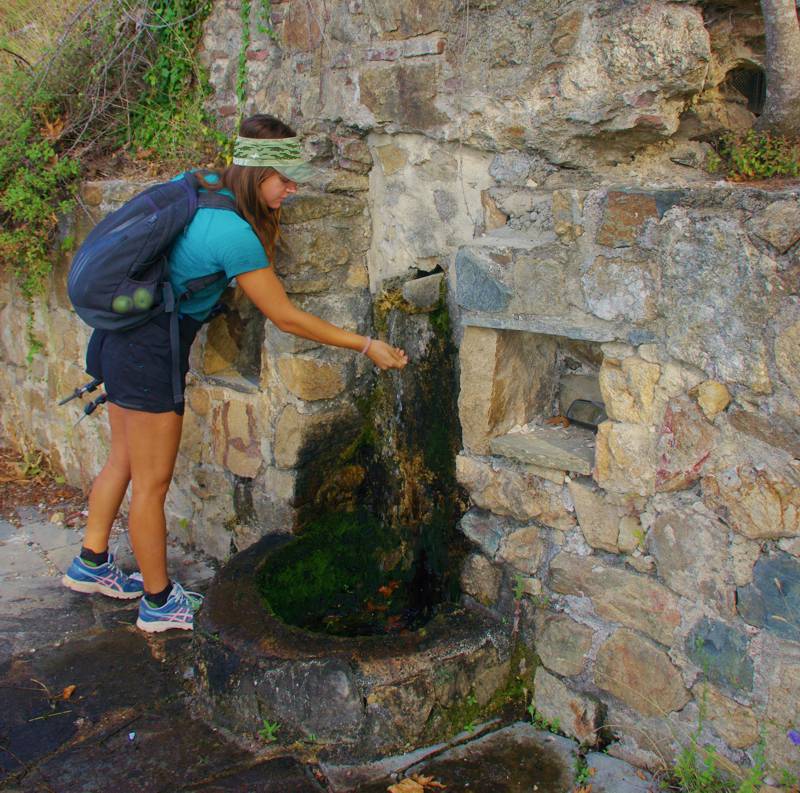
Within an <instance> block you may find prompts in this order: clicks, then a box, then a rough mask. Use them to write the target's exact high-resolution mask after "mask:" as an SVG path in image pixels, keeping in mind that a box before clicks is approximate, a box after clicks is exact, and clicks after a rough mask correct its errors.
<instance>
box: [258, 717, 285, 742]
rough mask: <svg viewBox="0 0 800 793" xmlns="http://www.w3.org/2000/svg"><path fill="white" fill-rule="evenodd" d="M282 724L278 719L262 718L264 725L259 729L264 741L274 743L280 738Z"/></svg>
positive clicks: (260, 736) (259, 735) (259, 734)
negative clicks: (279, 731) (279, 732)
mask: <svg viewBox="0 0 800 793" xmlns="http://www.w3.org/2000/svg"><path fill="white" fill-rule="evenodd" d="M280 726H281V725H280V724H279V723H278V722H277V721H268V720H267V719H262V726H261V727H260V728H259V730H258V737H259V738H261V740H262V741H264V743H274V742H275V741H277V740H278V729H279V728H280Z"/></svg>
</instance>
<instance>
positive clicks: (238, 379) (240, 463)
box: [0, 182, 371, 559]
mask: <svg viewBox="0 0 800 793" xmlns="http://www.w3.org/2000/svg"><path fill="white" fill-rule="evenodd" d="M142 187H143V185H142V184H138V183H133V182H93V183H88V184H86V185H85V186H84V188H83V191H82V201H83V204H84V205H85V206H86V207H87V208H88V211H89V214H87V212H85V211H84V210H83V209H78V210H76V212H75V214H74V216H72V217H69V218H65V219H64V221H63V229H62V232H63V234H64V235H65V236H66V235H72V236H74V237H75V238H76V239H77V240H78V241H80V239H82V238H83V237H84V236H85V234H86V233H87V231H88V229H89V228H91V225H92V224H93V222H94V221H95V220H96V219H97V218H98V217H100V216H102V215H103V214H105V213H106V212H108V211H110V210H111V209H113V208H115V207H116V206H119V205H120V204H121V203H122V202H123V201H124V200H126V199H127V198H129V197H130V196H131V195H133V194H134V193H135V192H137V191H138V190H140V189H141V188H142ZM284 231H285V239H286V243H287V246H286V247H287V250H286V251H285V252H284V254H283V255H282V257H281V261H280V264H279V265H278V267H279V271H280V274H281V276H282V279H283V282H284V284H285V286H286V289H287V291H288V293H289V294H290V296H291V297H292V299H293V300H294V301H295V302H296V303H297V304H298V305H299V306H301V307H303V308H307V309H308V310H310V311H313V312H314V313H316V314H318V315H320V316H324V317H325V318H327V319H329V320H330V321H332V322H335V323H337V324H338V325H340V326H342V327H346V328H348V329H350V330H354V331H357V332H367V331H368V329H369V327H370V325H371V311H370V299H369V292H368V289H367V270H366V252H367V249H368V247H369V242H370V236H369V215H368V212H367V210H366V206H365V203H364V201H363V199H362V198H359V197H358V193H349V194H341V193H333V192H331V193H324V194H311V195H306V196H304V197H300V198H298V199H296V200H295V201H294V202H293V203H292V205H291V206H290V207H287V208H286V210H285V212H284ZM67 271H68V257H66V256H65V257H62V258H60V259H59V261H58V262H57V263H56V266H55V269H54V273H53V276H52V281H51V288H50V290H49V292H48V295H47V297H46V298H45V299H42V300H37V301H36V302H35V303H34V305H33V307H32V311H30V312H29V307H28V305H27V304H26V302H25V300H24V299H23V297H22V295H21V294H20V293H19V292H18V291H17V290H16V289H15V288H14V286H13V284H12V283H10V282H9V281H8V280H5V281H3V282H2V285H1V286H0V288H1V289H2V291H0V328H1V329H2V330H1V331H0V332H1V333H2V336H0V359H1V360H2V361H3V367H2V371H1V372H0V388H2V390H3V393H4V394H5V395H6V397H5V398H4V400H3V410H2V427H3V430H4V432H5V434H6V435H7V437H9V438H10V439H11V441H12V442H15V443H16V444H17V445H19V446H21V447H23V448H26V447H38V448H41V449H45V450H46V451H47V452H48V454H49V455H50V456H51V458H52V460H53V463H54V465H55V467H56V468H57V469H59V470H61V471H62V472H63V474H64V476H65V478H66V480H67V481H68V482H70V483H71V484H74V485H78V486H81V487H83V488H84V489H87V490H88V488H89V486H90V484H91V482H92V480H93V478H94V477H95V476H96V474H97V473H98V472H99V470H100V467H101V466H102V464H103V463H104V461H105V458H106V456H107V451H108V447H109V440H110V436H109V432H108V422H107V421H106V420H105V416H104V415H103V408H100V409H99V410H98V411H97V412H96V413H95V415H93V416H92V417H88V418H85V419H84V420H82V421H81V422H80V423H79V424H77V426H76V424H75V422H76V421H77V419H78V418H80V416H81V415H82V414H81V412H80V407H79V405H78V404H77V403H76V402H71V403H69V404H68V405H66V406H64V407H58V406H57V401H58V399H59V398H60V397H64V396H66V395H68V394H69V393H70V392H71V391H72V390H73V389H74V388H75V387H76V386H78V385H81V384H83V383H84V382H86V380H87V379H88V378H87V377H86V375H85V374H84V372H83V360H84V352H85V347H86V342H87V341H88V337H89V329H88V328H87V327H86V326H84V325H83V323H82V322H81V321H80V320H79V319H78V318H77V316H76V315H75V313H74V311H73V310H72V308H71V306H70V303H69V300H68V298H67V295H66V274H67ZM227 302H228V304H229V307H230V311H229V313H228V314H227V315H226V316H222V317H219V318H217V319H215V320H214V321H213V322H211V323H210V324H208V325H207V326H205V327H204V328H203V329H202V330H201V332H200V336H199V338H198V341H197V342H195V345H194V346H193V348H192V359H191V365H192V369H191V372H190V375H189V378H188V381H187V389H186V414H185V418H184V430H183V439H182V442H181V447H180V452H179V455H178V461H177V465H176V470H175V477H174V479H173V484H172V487H171V488H170V491H169V494H168V498H167V516H168V526H169V530H170V532H171V533H172V534H174V535H175V536H177V537H178V538H179V539H180V540H182V541H184V542H188V543H190V544H193V545H194V546H196V547H197V548H199V549H201V550H203V551H205V552H206V553H209V554H211V555H212V556H214V557H216V558H218V559H225V558H227V557H228V555H229V554H230V553H231V552H233V551H235V550H241V549H243V548H245V547H247V546H248V545H250V544H251V543H252V542H254V541H255V540H256V539H258V538H259V537H261V536H263V535H264V534H268V533H274V532H291V531H292V530H293V528H294V526H295V523H296V520H297V512H298V507H299V506H300V505H301V504H302V502H303V499H304V498H309V497H311V496H313V492H310V493H309V492H308V488H304V487H303V486H302V482H301V481H300V480H302V478H303V476H304V474H305V473H306V472H307V471H308V469H309V463H310V461H312V460H313V459H314V458H315V457H316V456H318V455H321V454H323V453H324V452H326V451H330V450H331V449H334V450H335V447H336V446H337V444H338V445H342V444H346V443H347V441H348V438H349V437H350V436H351V435H352V433H353V432H356V431H357V429H358V426H357V425H358V423H359V418H358V413H357V411H356V410H355V408H354V407H353V394H354V393H355V392H357V391H358V389H359V388H360V387H361V386H363V383H364V379H365V374H366V373H367V369H368V367H367V361H366V359H363V358H360V357H359V356H356V355H354V354H353V353H352V352H350V351H349V350H336V349H333V348H324V347H322V346H320V345H318V344H314V343H313V342H309V341H306V340H303V339H299V338H297V337H294V336H292V335H290V334H284V333H281V332H280V331H278V330H277V329H276V328H275V327H274V326H273V325H271V323H267V322H265V320H264V319H263V317H262V316H261V315H260V313H259V312H257V311H256V310H255V309H254V308H253V307H252V305H250V304H249V301H247V300H246V299H245V298H244V297H243V296H242V295H240V294H238V293H236V292H235V291H234V290H230V294H229V295H228V299H227ZM29 313H30V315H31V316H32V318H33V319H32V325H31V327H30V334H26V333H25V328H26V326H27V322H28V316H29ZM31 339H35V342H34V344H33V345H32V343H31ZM36 343H39V344H41V345H43V346H42V349H41V350H38V351H37V350H36V349H35V346H36ZM370 374H371V372H370ZM332 438H333V440H332Z"/></svg>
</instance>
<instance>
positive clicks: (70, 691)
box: [61, 683, 77, 699]
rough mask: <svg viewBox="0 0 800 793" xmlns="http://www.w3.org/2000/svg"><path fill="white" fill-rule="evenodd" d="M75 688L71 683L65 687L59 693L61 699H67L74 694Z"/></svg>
mask: <svg viewBox="0 0 800 793" xmlns="http://www.w3.org/2000/svg"><path fill="white" fill-rule="evenodd" d="M76 688H77V686H76V685H75V684H74V683H73V684H72V685H71V686H67V687H66V688H65V689H64V690H63V691H62V692H61V699H69V698H70V697H71V696H72V695H73V694H74V693H75V689H76Z"/></svg>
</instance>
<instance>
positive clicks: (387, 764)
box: [0, 448, 651, 793]
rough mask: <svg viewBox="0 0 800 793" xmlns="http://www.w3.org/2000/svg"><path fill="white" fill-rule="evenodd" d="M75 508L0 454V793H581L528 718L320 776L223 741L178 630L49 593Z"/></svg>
mask: <svg viewBox="0 0 800 793" xmlns="http://www.w3.org/2000/svg"><path fill="white" fill-rule="evenodd" d="M85 507H86V504H85V498H84V495H83V493H81V492H80V491H78V490H75V489H74V488H70V487H67V486H66V485H64V484H63V483H59V482H58V481H57V478H56V476H55V475H54V474H53V472H52V471H50V469H49V468H48V466H47V464H46V461H45V460H44V458H40V457H39V456H38V455H33V456H28V457H25V456H22V455H19V454H16V453H14V452H12V451H11V450H9V449H8V448H5V449H0V558H2V560H3V562H2V568H1V569H0V791H6V793H21V792H22V791H25V792H26V793H28V792H29V791H31V792H34V793H75V792H76V791H77V792H78V793H109V792H110V791H113V793H177V792H178V791H201V792H202V793H233V791H237V792H238V793H345V791H361V792H362V793H381V792H382V791H386V790H389V791H392V793H435V792H436V791H440V790H446V791H448V793H458V791H461V792H462V793H466V792H467V791H480V792H481V793H484V792H485V793H523V791H524V793H528V792H529V791H531V790H536V791H538V793H569V791H573V790H575V791H578V790H584V791H585V790H586V788H585V787H584V788H581V786H580V785H577V782H576V779H575V774H574V768H575V762H576V760H575V758H576V752H577V749H578V747H577V744H576V743H575V742H574V741H570V740H568V739H566V738H562V737H559V736H554V735H550V734H549V733H546V732H545V733H543V732H541V731H539V730H535V729H534V728H533V726H532V725H531V724H530V723H527V724H522V723H518V724H515V725H511V726H508V727H505V728H502V729H500V728H501V727H502V725H500V724H498V723H494V724H486V725H477V726H476V727H475V729H474V730H473V731H472V732H470V733H468V734H463V735H461V736H458V737H457V738H456V739H454V740H453V741H451V742H450V744H446V745H440V746H437V747H429V748H428V749H423V750H418V751H417V752H414V753H411V754H409V755H404V756H399V757H390V758H384V759H382V760H380V761H378V762H376V763H374V764H372V765H368V766H353V767H342V766H338V767H333V766H326V765H325V764H324V763H319V762H317V759H316V758H315V757H314V756H313V753H311V752H312V750H310V749H309V748H308V747H304V746H297V745H292V746H281V745H280V744H279V743H269V742H266V741H265V740H264V736H259V735H257V734H256V735H254V736H253V740H252V741H251V742H250V743H249V744H248V745H244V744H243V743H242V742H241V741H239V742H235V741H234V740H233V739H232V738H230V737H229V736H226V735H224V734H222V733H221V732H219V731H218V730H216V729H215V728H214V727H213V726H212V725H209V724H208V723H206V722H205V721H204V720H203V719H202V718H201V714H200V713H199V712H198V709H197V704H196V703H197V699H196V697H195V696H194V691H193V682H194V665H193V655H192V642H191V634H190V633H188V632H183V631H168V632H166V633H162V634H155V635H152V634H150V635H148V634H144V633H142V632H140V631H139V630H138V629H137V628H136V627H135V625H134V623H135V621H136V613H137V612H136V602H133V603H132V602H130V601H118V600H113V599H110V598H105V597H102V596H99V595H91V596H89V595H81V594H77V593H74V592H71V591H69V590H67V589H66V588H64V587H63V586H62V585H61V582H60V579H61V576H62V575H63V572H64V570H65V569H66V568H67V566H68V565H69V563H70V561H71V559H72V557H73V556H74V555H75V553H76V552H77V551H78V550H79V548H80V540H81V531H80V530H81V527H82V525H83V521H84V519H85ZM125 529H126V527H125V523H124V520H119V521H118V522H117V524H116V525H115V527H114V533H113V535H112V547H113V546H114V545H115V544H116V545H117V549H118V550H117V558H118V559H119V561H120V564H121V566H122V567H123V569H131V568H132V566H133V558H132V555H131V553H130V549H129V545H128V543H127V533H126V530H125ZM169 560H170V575H171V576H173V577H174V578H177V579H178V580H180V581H181V582H182V583H184V584H185V585H187V586H188V587H189V588H190V589H198V590H200V591H203V590H204V589H205V587H206V586H207V584H208V582H209V581H210V579H211V577H212V576H213V574H214V572H215V569H214V564H213V563H212V562H211V560H209V559H206V558H204V557H203V556H202V555H200V554H198V553H196V552H193V551H190V550H187V549H185V548H182V547H180V546H179V545H177V544H174V543H171V544H170V547H169ZM537 758H538V759H537ZM591 758H594V759H591ZM587 759H591V765H592V767H596V769H597V771H596V774H595V775H594V776H593V778H592V787H591V790H592V793H603V792H604V791H605V793H612V791H613V793H646V791H649V790H650V789H651V784H650V783H649V781H648V780H643V779H642V778H641V777H639V776H637V775H636V773H635V771H634V769H632V768H631V767H630V766H628V765H626V764H625V763H622V762H621V761H619V760H614V759H613V758H610V757H607V756H605V755H596V756H595V755H590V756H589V758H587ZM414 779H416V780H417V782H416V786H415V783H414ZM420 783H421V784H420ZM437 785H438V786H437ZM440 785H445V787H444V788H442V787H441V786H440Z"/></svg>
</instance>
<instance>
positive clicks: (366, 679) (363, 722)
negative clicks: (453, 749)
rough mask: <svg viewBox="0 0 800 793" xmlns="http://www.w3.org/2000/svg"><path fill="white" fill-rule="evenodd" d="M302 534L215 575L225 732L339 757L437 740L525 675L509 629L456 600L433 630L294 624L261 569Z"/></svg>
mask: <svg viewBox="0 0 800 793" xmlns="http://www.w3.org/2000/svg"><path fill="white" fill-rule="evenodd" d="M290 540H291V538H287V537H274V536H272V537H264V538H263V539H262V540H260V541H259V542H258V543H256V544H255V545H253V546H251V547H250V548H248V549H247V550H245V551H242V552H241V553H239V554H237V555H236V556H234V557H233V558H232V559H231V560H230V562H229V563H228V564H226V565H225V566H224V567H223V568H222V570H220V572H219V574H218V575H217V576H216V578H215V579H214V581H213V582H212V584H211V586H210V588H209V590H208V593H207V595H206V599H205V602H204V604H203V607H202V608H201V610H200V612H199V614H198V615H197V617H196V619H195V632H194V649H195V656H196V661H197V669H198V683H199V689H200V692H199V693H200V698H201V705H202V706H203V708H204V709H205V710H206V712H207V714H208V717H209V719H210V720H211V721H212V722H213V723H214V724H215V725H216V726H219V727H221V728H223V729H226V730H229V731H230V732H232V733H234V734H236V735H238V736H240V737H242V738H245V739H249V740H258V731H259V729H260V728H262V727H263V725H264V721H265V720H266V721H268V722H271V723H273V724H274V723H278V724H279V725H280V726H279V728H278V731H277V738H278V740H279V742H280V743H292V742H294V741H297V740H304V741H307V742H310V743H313V744H314V745H315V748H316V749H317V750H318V752H319V753H320V755H321V756H323V757H325V758H326V759H330V760H332V761H345V760H352V759H373V758H376V757H380V756H386V755H388V754H392V753H397V752H400V751H406V750H408V749H410V748H416V747H418V746H423V745H427V744H429V743H432V742H435V741H436V740H440V739H441V738H443V737H446V736H448V735H450V734H453V733H455V732H457V731H460V730H461V729H463V727H464V725H465V724H466V723H467V722H468V721H470V720H471V716H470V714H472V715H475V713H476V711H475V709H476V708H481V709H483V712H484V713H485V712H486V710H487V709H491V706H492V703H493V701H494V700H498V698H500V697H501V696H502V692H503V691H504V690H507V689H508V687H509V684H510V682H511V680H512V677H513V674H514V673H513V671H512V664H511V637H510V632H509V628H508V627H507V626H503V625H501V624H500V623H499V622H498V621H496V620H494V619H493V618H491V617H489V616H487V615H486V614H484V613H483V612H478V611H473V610H471V609H468V608H463V607H456V606H449V607H444V608H443V609H442V611H441V612H440V613H439V614H437V615H436V616H435V617H434V618H433V619H431V620H430V621H429V622H428V623H427V624H426V625H425V626H423V627H422V628H420V629H418V630H416V631H413V632H408V633H400V634H393V635H386V636H379V635H372V636H354V637H342V636H328V635H323V634H319V633H312V632H310V631H306V630H302V629H300V628H297V627H294V626H291V625H287V624H285V623H284V622H282V621H281V620H280V619H278V618H277V617H276V616H275V615H274V614H272V613H271V611H270V609H269V608H268V606H267V605H266V604H265V603H264V602H263V600H262V598H261V595H260V593H259V590H258V585H257V578H258V573H259V571H260V570H261V569H262V568H263V566H264V565H265V564H267V563H268V561H269V559H270V557H271V556H272V555H273V554H274V553H276V552H277V551H278V550H279V549H280V548H281V547H283V546H284V545H285V543H287V542H289V541H290Z"/></svg>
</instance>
